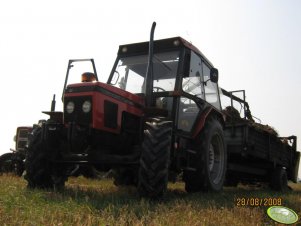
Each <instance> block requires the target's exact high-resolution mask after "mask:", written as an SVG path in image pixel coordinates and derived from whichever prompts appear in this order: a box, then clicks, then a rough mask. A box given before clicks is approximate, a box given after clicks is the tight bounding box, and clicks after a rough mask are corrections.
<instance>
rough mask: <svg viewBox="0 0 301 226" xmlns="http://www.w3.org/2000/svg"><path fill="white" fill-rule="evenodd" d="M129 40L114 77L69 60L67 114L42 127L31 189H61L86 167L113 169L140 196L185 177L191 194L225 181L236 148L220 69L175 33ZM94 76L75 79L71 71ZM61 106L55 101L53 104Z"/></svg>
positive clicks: (32, 147)
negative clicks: (229, 142)
mask: <svg viewBox="0 0 301 226" xmlns="http://www.w3.org/2000/svg"><path fill="white" fill-rule="evenodd" d="M154 28H155V24H153V27H152V32H151V39H150V41H149V42H143V43H135V44H128V45H121V46H120V47H119V50H118V54H117V59H116V61H115V64H114V66H113V69H112V71H111V74H110V76H109V78H108V81H107V83H102V82H99V81H98V77H97V73H96V69H95V65H94V61H93V60H92V59H88V60H70V61H69V64H68V70H67V75H66V80H65V85H64V91H63V97H62V98H63V103H64V112H55V111H50V112H45V113H47V114H49V115H50V119H49V120H48V121H47V122H45V123H43V124H42V125H41V126H40V127H37V128H36V129H34V130H33V133H32V134H31V136H30V142H29V150H28V155H27V159H26V171H27V174H26V180H27V181H28V186H29V187H31V188H35V187H38V188H55V187H56V188H60V187H62V186H63V185H64V182H65V181H66V179H67V178H68V176H70V175H72V174H74V173H76V171H77V170H78V168H79V167H80V166H85V165H93V166H94V167H95V168H96V169H97V170H101V171H108V170H110V169H114V171H115V184H117V185H123V184H127V185H135V186H137V189H138V192H139V194H140V195H141V196H145V197H150V198H157V197H160V196H162V195H163V194H164V192H165V191H166V189H167V183H168V180H169V179H170V180H174V179H175V178H176V177H177V176H178V175H180V174H182V173H183V179H184V181H185V184H186V186H185V187H186V190H187V191H188V192H196V191H201V190H212V191H219V190H221V189H222V187H223V183H224V179H225V173H226V162H227V152H226V147H225V141H224V135H223V126H224V120H223V116H222V113H221V104H220V93H219V92H220V91H219V87H218V84H217V82H218V71H217V69H215V68H214V67H213V65H212V64H211V63H210V61H209V60H208V59H207V58H206V57H205V56H204V55H203V54H202V53H201V52H200V51H199V50H198V49H197V48H196V47H195V46H193V45H192V44H191V43H189V42H187V41H186V40H184V39H183V38H180V37H175V38H169V39H164V40H157V41H153V33H154ZM78 61H80V62H83V61H86V62H91V63H92V68H93V72H86V73H83V74H82V82H81V83H76V84H70V85H68V86H67V84H68V77H69V72H70V69H71V67H73V66H74V65H75V63H78ZM52 110H54V107H53V108H52Z"/></svg>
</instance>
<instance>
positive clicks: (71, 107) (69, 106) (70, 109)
mask: <svg viewBox="0 0 301 226" xmlns="http://www.w3.org/2000/svg"><path fill="white" fill-rule="evenodd" d="M66 111H67V113H69V114H71V113H72V112H73V111H74V103H73V102H72V101H69V102H68V103H67V105H66Z"/></svg>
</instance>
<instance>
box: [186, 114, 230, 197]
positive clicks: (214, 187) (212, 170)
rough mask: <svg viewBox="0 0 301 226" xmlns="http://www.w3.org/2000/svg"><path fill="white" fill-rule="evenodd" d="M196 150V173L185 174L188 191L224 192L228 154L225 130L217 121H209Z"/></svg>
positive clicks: (213, 119) (196, 145)
mask: <svg viewBox="0 0 301 226" xmlns="http://www.w3.org/2000/svg"><path fill="white" fill-rule="evenodd" d="M194 149H195V150H196V152H197V161H196V165H195V168H196V171H195V172H185V174H184V181H185V189H186V191H187V192H198V191H220V190H222V188H223V184H224V180H225V174H226V168H227V152H226V146H225V141H224V134H223V128H222V126H221V124H220V122H219V121H218V120H217V119H215V118H210V119H208V120H207V122H206V124H205V127H204V128H203V130H202V132H201V133H200V135H199V136H198V137H197V138H196V140H195V142H194Z"/></svg>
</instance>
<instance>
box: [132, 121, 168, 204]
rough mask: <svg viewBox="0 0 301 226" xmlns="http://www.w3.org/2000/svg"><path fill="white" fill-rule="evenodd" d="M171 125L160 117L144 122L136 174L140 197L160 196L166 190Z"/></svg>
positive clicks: (154, 197)
mask: <svg viewBox="0 0 301 226" xmlns="http://www.w3.org/2000/svg"><path fill="white" fill-rule="evenodd" d="M171 125H172V124H171V122H170V121H165V120H163V119H161V118H153V119H151V120H149V121H147V122H146V125H145V130H144V140H143V143H142V151H141V158H140V168H139V176H138V192H139V194H140V195H141V196H142V197H147V198H152V199H156V198H160V197H162V196H163V195H164V193H165V192H166V190H167V183H168V168H169V159H170V148H171V132H172V127H171Z"/></svg>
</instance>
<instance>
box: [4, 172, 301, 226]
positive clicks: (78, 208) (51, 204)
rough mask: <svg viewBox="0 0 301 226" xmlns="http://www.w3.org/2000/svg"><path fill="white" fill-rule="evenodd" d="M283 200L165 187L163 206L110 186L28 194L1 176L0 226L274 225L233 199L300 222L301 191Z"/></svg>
mask: <svg viewBox="0 0 301 226" xmlns="http://www.w3.org/2000/svg"><path fill="white" fill-rule="evenodd" d="M292 186H293V191H290V192H288V193H286V194H281V193H277V192H272V191H270V190H268V189H264V188H262V189H258V188H249V187H244V186H240V187H239V188H226V189H224V191H223V192H220V193H198V194H187V193H186V192H185V191H184V185H183V183H176V184H169V189H168V192H167V194H166V198H165V199H164V200H163V201H149V200H146V199H140V198H139V197H138V195H137V192H136V189H135V188H133V187H121V188H118V187H115V186H114V185H113V182H112V181H111V180H101V181H99V180H89V179H85V178H82V177H79V178H70V179H69V181H68V182H67V184H66V188H65V189H64V190H63V191H61V192H53V191H45V190H29V189H27V188H26V181H25V180H24V179H23V178H18V177H14V176H11V175H2V176H0V225H156V226H157V225H214V226H218V225H231V226H232V225H244V226H245V225H248V226H251V225H277V224H276V223H275V222H273V221H272V220H270V219H269V217H268V216H267V215H266V210H267V208H268V206H260V207H253V206H245V207H242V206H240V207H239V206H236V204H237V202H236V199H237V198H248V197H249V198H251V197H254V198H255V197H256V198H263V199H264V198H269V197H271V198H279V197H280V198H281V199H282V201H283V203H282V205H284V206H287V207H289V208H292V209H293V210H295V211H296V212H297V213H298V215H299V216H301V185H300V184H299V185H292Z"/></svg>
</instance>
